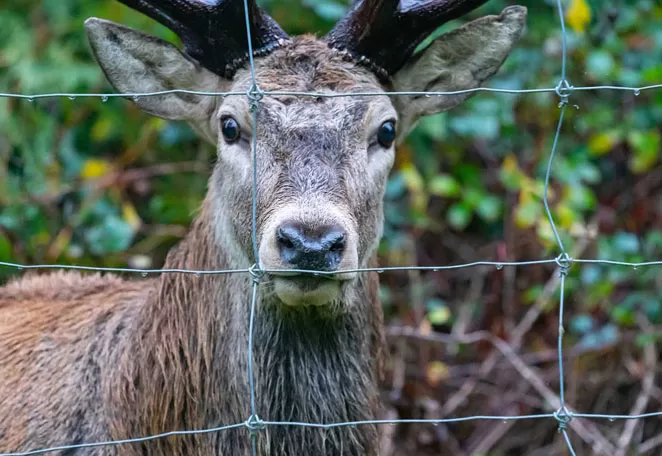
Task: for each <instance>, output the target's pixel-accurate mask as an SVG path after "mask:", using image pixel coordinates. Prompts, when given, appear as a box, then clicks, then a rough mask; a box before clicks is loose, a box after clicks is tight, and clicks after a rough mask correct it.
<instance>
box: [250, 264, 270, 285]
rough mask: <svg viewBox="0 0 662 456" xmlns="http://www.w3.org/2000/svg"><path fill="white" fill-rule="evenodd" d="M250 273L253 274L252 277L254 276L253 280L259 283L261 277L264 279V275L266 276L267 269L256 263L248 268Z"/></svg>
mask: <svg viewBox="0 0 662 456" xmlns="http://www.w3.org/2000/svg"><path fill="white" fill-rule="evenodd" d="M248 273H249V274H250V275H251V277H253V282H255V283H259V282H260V279H262V277H264V275H265V274H266V271H265V270H264V269H262V267H261V266H260V265H259V264H258V263H255V264H253V266H251V267H250V268H248Z"/></svg>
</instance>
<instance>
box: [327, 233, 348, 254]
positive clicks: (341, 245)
mask: <svg viewBox="0 0 662 456" xmlns="http://www.w3.org/2000/svg"><path fill="white" fill-rule="evenodd" d="M343 250H345V235H344V234H339V235H338V236H337V238H336V239H334V240H333V241H332V243H331V246H330V247H329V251H330V252H334V253H342V251H343Z"/></svg>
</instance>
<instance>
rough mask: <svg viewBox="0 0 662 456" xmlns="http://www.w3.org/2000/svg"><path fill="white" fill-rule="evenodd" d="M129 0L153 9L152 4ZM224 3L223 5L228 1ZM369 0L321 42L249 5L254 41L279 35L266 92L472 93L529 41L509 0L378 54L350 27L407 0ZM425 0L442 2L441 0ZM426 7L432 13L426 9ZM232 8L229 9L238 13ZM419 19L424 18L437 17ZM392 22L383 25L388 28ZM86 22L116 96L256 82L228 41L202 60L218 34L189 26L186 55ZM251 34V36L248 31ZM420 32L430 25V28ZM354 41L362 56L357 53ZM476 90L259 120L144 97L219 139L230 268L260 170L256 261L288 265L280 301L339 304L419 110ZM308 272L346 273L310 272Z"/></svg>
mask: <svg viewBox="0 0 662 456" xmlns="http://www.w3.org/2000/svg"><path fill="white" fill-rule="evenodd" d="M127 3H129V4H130V6H136V7H137V8H138V9H141V10H142V11H145V12H148V13H150V12H151V10H150V9H149V8H146V7H145V6H144V4H143V2H139V4H138V5H134V4H133V3H134V2H133V1H130V2H129V1H127ZM173 3H181V2H173ZM203 3H204V4H205V5H207V4H209V3H210V2H208V1H207V2H203ZM228 3H229V2H225V4H224V5H223V7H226V8H227V5H228ZM236 3H238V4H241V3H242V2H236ZM372 3H375V2H368V1H364V2H356V4H355V8H354V10H353V11H352V12H350V14H349V15H348V16H347V18H346V19H344V20H343V21H341V23H340V24H339V25H338V26H337V27H336V29H334V31H333V32H331V34H330V35H329V36H328V37H327V38H325V39H323V40H318V39H316V38H313V37H309V36H304V37H299V38H295V39H289V38H287V37H286V35H284V33H283V32H282V31H280V30H279V29H274V28H273V27H274V25H273V23H272V22H269V21H270V19H269V18H265V15H264V13H262V12H261V11H259V10H258V11H256V10H253V14H254V16H253V21H254V29H255V30H258V32H259V31H260V30H262V29H267V32H264V33H263V34H262V35H261V36H258V42H257V43H258V44H260V41H259V40H260V39H262V40H263V41H264V40H266V41H269V37H270V36H271V35H273V36H272V38H273V39H272V41H271V44H269V43H267V47H269V49H270V52H269V53H268V55H266V56H265V55H261V56H259V57H256V59H255V65H256V67H255V69H256V72H255V75H256V80H257V83H258V85H259V87H260V89H261V90H263V91H269V92H286V91H290V92H315V93H319V94H329V95H330V94H338V93H351V92H355V93H365V92H385V91H399V92H400V91H407V92H411V91H424V90H425V91H457V90H464V89H471V88H474V87H477V86H479V85H480V84H481V83H482V82H483V81H484V80H485V79H486V78H488V77H489V76H491V75H492V74H494V73H495V72H496V70H497V69H498V68H499V66H500V65H501V63H502V62H503V60H504V59H505V57H506V56H507V54H508V52H509V51H510V49H511V48H512V47H513V45H514V44H515V42H516V41H517V39H518V38H519V36H520V34H521V32H522V29H523V26H524V19H525V14H526V10H525V9H523V8H521V7H510V8H508V9H506V10H504V12H503V13H502V14H501V15H500V16H489V17H484V18H482V19H478V20H476V21H474V22H471V23H469V24H467V25H465V26H464V27H462V28H460V29H458V30H455V31H454V32H451V33H449V34H446V35H442V36H441V37H440V38H438V39H437V40H435V41H434V42H433V43H432V44H431V45H430V46H429V47H428V48H427V49H425V50H424V51H423V52H421V53H419V54H417V55H415V56H414V57H411V52H412V49H413V47H415V46H416V44H418V43H417V42H416V39H413V40H405V41H406V46H405V48H406V49H405V50H404V51H403V49H393V51H392V53H389V52H385V49H383V48H382V49H378V50H375V51H374V56H370V57H365V55H366V53H368V54H369V51H370V49H369V48H370V46H368V45H366V44H365V43H363V44H362V41H361V40H360V39H358V38H355V37H353V35H352V33H354V32H352V30H354V29H355V28H356V26H357V23H356V21H359V20H365V19H361V18H363V17H364V16H365V15H366V14H367V13H369V16H372V15H373V14H376V13H375V11H376V10H377V9H380V8H381V9H382V10H383V9H384V8H386V9H388V8H389V7H390V8H395V10H396V11H395V12H394V16H393V17H397V19H398V20H399V21H400V23H402V21H405V19H406V14H405V13H406V12H404V13H403V11H402V9H401V8H400V7H399V6H398V4H399V2H395V4H396V5H395V7H394V6H393V5H390V6H388V5H387V6H386V7H385V6H384V2H376V3H375V4H372ZM386 3H387V4H390V3H393V2H386ZM419 3H420V2H419ZM429 3H430V4H431V5H432V9H433V10H434V8H437V7H438V5H437V3H439V2H434V1H433V2H429ZM463 3H466V2H461V1H460V2H457V4H459V5H462V4H463ZM469 3H476V2H469ZM198 6H199V5H198ZM150 8H151V7H150ZM205 8H209V7H207V6H205ZM219 8H220V6H219ZM420 9H421V7H420V6H419V7H418V10H416V11H415V13H416V14H418V15H419V16H416V17H415V19H416V18H417V20H419V22H415V24H418V26H419V27H418V28H420V14H421V11H419V10H420ZM428 9H429V8H428ZM428 9H426V11H424V12H423V14H428V15H429V14H430V11H429V10H428ZM465 9H466V8H465ZM237 11H239V10H237ZM205 12H206V14H207V13H208V10H205ZM382 12H383V11H382ZM433 12H434V11H433ZM395 13H397V14H395ZM152 14H153V15H154V16H155V17H156V18H157V19H159V20H161V19H162V16H159V15H158V14H154V13H152ZM170 14H171V15H172V13H170ZM457 14H459V13H458V12H457V11H455V15H457ZM223 15H224V17H226V16H228V15H229V14H228V11H227V10H225V11H223ZM412 17H413V16H412ZM423 17H425V18H426V21H427V20H428V16H423ZM403 18H404V19H403ZM184 19H186V18H184ZM187 20H188V19H187ZM255 21H257V23H256V22H255ZM260 21H263V22H260ZM162 22H163V20H162ZM433 22H434V27H436V26H438V25H439V24H440V21H439V19H437V20H435V21H433ZM261 24H262V26H261ZM167 25H170V26H171V28H173V30H176V31H178V30H179V31H181V30H182V29H183V28H184V29H186V27H182V24H171V23H169V24H167ZM386 25H387V24H386ZM401 25H402V24H401ZM405 25H406V24H405ZM384 26H385V24H381V28H384ZM228 27H229V30H230V31H231V30H232V27H230V26H229V25H228ZM270 27H271V28H270ZM86 28H87V32H88V36H89V39H90V42H91V44H92V48H93V50H94V53H95V56H96V57H97V60H98V61H99V63H100V64H101V66H102V68H103V70H104V72H105V73H106V75H107V77H108V79H109V80H110V81H111V83H113V85H114V86H115V87H116V88H117V89H118V90H119V91H120V92H123V93H135V92H151V91H160V90H167V89H170V88H181V89H189V90H197V91H222V92H237V93H246V92H247V91H248V90H249V89H250V88H251V87H252V83H253V81H252V75H251V73H250V71H249V70H248V68H247V67H246V65H243V67H242V66H240V67H238V68H234V66H233V65H235V63H233V62H237V61H238V59H237V58H235V57H233V56H230V57H228V58H226V59H221V61H220V62H219V59H218V53H223V52H224V50H223V49H213V51H214V52H215V53H217V54H216V55H215V57H214V58H208V57H207V58H206V57H205V56H204V55H203V54H201V51H200V49H202V48H204V46H205V45H208V43H209V40H205V39H203V38H204V37H203V38H201V37H200V36H198V35H195V36H194V38H191V37H190V36H189V35H187V33H188V34H190V33H192V32H191V31H187V30H188V29H186V30H185V31H184V32H182V33H183V34H184V36H183V38H184V42H185V43H187V46H188V47H189V48H191V49H187V50H188V51H189V52H187V53H182V52H180V51H179V50H178V49H177V48H175V47H174V46H172V45H170V44H168V43H166V42H164V41H161V40H158V39H155V38H152V37H148V36H146V35H143V34H141V33H139V32H137V31H134V30H131V29H128V28H126V27H123V26H120V25H117V24H113V23H111V22H107V21H103V20H99V19H90V20H88V21H87V23H86ZM189 28H192V27H189ZM428 28H429V25H428ZM274 30H275V31H274ZM373 30H374V31H375V32H374V33H376V34H377V35H379V33H387V32H388V31H389V30H388V27H386V31H384V30H382V31H381V32H380V27H379V26H375V27H373ZM405 30H406V29H405ZM241 33H243V34H244V36H245V31H241ZM416 33H417V35H420V34H421V30H417V31H416ZM270 34H271V35H270ZM364 35H365V34H364ZM364 35H363V36H364ZM405 35H406V33H405ZM425 35H426V34H423V38H424V37H425ZM377 38H379V36H377ZM367 39H368V41H370V40H371V39H372V40H373V41H374V40H375V39H376V38H375V36H373V37H372V38H371V37H370V36H368V38H367ZM417 39H418V41H420V40H421V39H422V38H420V37H419V38H417ZM196 40H197V41H196ZM237 40H238V41H241V40H240V38H237ZM255 40H256V38H254V44H255ZM395 41H396V42H397V41H398V40H395ZM400 41H402V40H400ZM200 42H201V43H203V44H200ZM191 43H193V44H191ZM338 43H340V44H338ZM412 43H414V44H412ZM368 44H369V43H368ZM385 45H388V44H387V43H385ZM351 46H355V47H357V48H358V49H352V47H351ZM361 46H363V48H366V49H363V48H362V47H361ZM271 48H275V49H271ZM354 51H361V53H362V55H361V56H359V57H357V52H354ZM377 51H378V52H377ZM386 51H388V49H386ZM209 52H211V51H209V50H207V54H209ZM228 52H229V51H228ZM403 52H404V55H403ZM260 54H264V52H261V53H260ZM191 55H194V56H195V57H196V59H193V58H192V57H191ZM239 60H241V59H239ZM198 62H203V64H204V65H202V64H200V63H198ZM228 62H230V63H228ZM466 97H467V95H449V96H439V97H425V96H394V95H390V96H389V95H386V94H384V95H378V96H364V95H359V96H347V97H345V96H343V97H316V96H290V95H268V96H266V97H264V98H263V99H262V100H261V101H260V103H259V105H258V108H257V124H256V125H255V126H254V125H253V116H252V112H251V103H250V100H249V99H248V97H246V96H226V97H203V96H197V95H190V94H168V95H160V96H154V97H141V98H139V99H138V100H137V101H136V102H137V103H138V104H139V105H140V106H141V107H142V108H143V109H144V110H146V111H147V112H150V113H152V114H155V115H157V116H160V117H163V118H166V119H182V120H187V121H189V122H190V123H191V125H193V126H194V128H196V129H197V130H198V131H199V132H200V133H201V135H202V136H203V137H204V138H206V139H207V140H208V141H209V142H212V143H213V144H215V145H216V148H217V153H218V159H217V162H216V165H215V167H214V171H213V173H212V177H211V180H210V184H209V194H208V201H209V203H210V204H211V205H212V207H213V209H214V213H215V214H216V216H215V219H214V222H213V223H214V224H215V227H214V232H215V233H216V238H217V241H218V242H219V244H221V247H222V248H223V250H224V251H225V252H228V253H229V254H230V256H231V257H232V259H231V260H232V262H233V263H234V264H232V266H233V267H246V266H247V265H250V264H251V263H252V262H253V246H252V240H251V223H252V204H251V203H252V190H253V170H254V166H255V169H256V171H257V181H256V182H257V184H256V190H257V207H256V209H257V211H256V228H257V247H258V259H257V260H258V261H259V264H260V266H261V267H262V268H264V269H270V270H273V269H277V270H279V271H280V272H274V273H272V274H271V276H272V279H273V285H274V292H275V294H276V296H277V297H278V298H279V300H280V301H281V302H282V303H284V304H285V305H290V306H298V305H318V306H319V305H326V304H329V303H332V302H334V301H338V300H339V299H340V298H341V297H342V293H343V289H344V288H345V287H344V286H343V285H344V284H346V283H350V282H351V281H352V280H354V274H352V273H346V272H342V271H343V270H351V269H356V268H358V267H366V266H367V265H368V261H369V260H370V258H371V256H372V255H373V254H374V251H375V248H376V246H377V244H378V242H379V239H380V236H381V230H382V219H383V210H382V198H383V194H384V190H385V186H386V181H387V177H388V174H389V171H390V169H391V166H392V164H393V160H394V155H395V145H396V143H397V142H398V141H399V140H401V139H402V138H403V137H404V135H405V134H406V133H407V132H408V131H410V129H411V128H412V126H413V125H414V124H415V122H416V121H417V120H418V119H419V118H420V117H421V116H423V115H427V114H433V113H437V112H441V111H444V110H447V109H450V108H451V107H453V106H455V105H456V104H458V103H460V102H461V101H462V100H464V99H465V98H466ZM254 128H255V131H256V132H257V136H256V138H253V131H254ZM254 139H255V140H256V150H255V154H256V157H257V161H256V163H254V161H253V149H252V145H253V140H254ZM300 270H308V271H326V272H333V271H340V272H339V273H337V274H329V275H323V276H311V275H310V274H305V273H301V272H300Z"/></svg>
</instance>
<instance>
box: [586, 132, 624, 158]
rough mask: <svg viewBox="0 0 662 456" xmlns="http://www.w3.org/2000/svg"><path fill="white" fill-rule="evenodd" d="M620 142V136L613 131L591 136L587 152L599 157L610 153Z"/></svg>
mask: <svg viewBox="0 0 662 456" xmlns="http://www.w3.org/2000/svg"><path fill="white" fill-rule="evenodd" d="M619 140H620V135H619V133H618V132H615V131H608V132H605V133H599V134H597V135H593V136H592V137H591V138H590V139H589V140H588V150H589V151H591V154H592V155H596V156H600V155H604V154H606V153H607V152H611V150H612V149H613V148H614V146H615V145H616V143H618V141H619Z"/></svg>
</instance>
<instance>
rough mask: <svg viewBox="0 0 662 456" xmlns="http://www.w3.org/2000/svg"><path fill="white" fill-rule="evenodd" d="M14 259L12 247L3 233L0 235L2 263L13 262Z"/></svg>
mask: <svg viewBox="0 0 662 456" xmlns="http://www.w3.org/2000/svg"><path fill="white" fill-rule="evenodd" d="M11 259H12V246H11V243H10V242H9V239H7V238H6V237H5V236H4V235H3V234H2V233H0V261H11Z"/></svg>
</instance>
